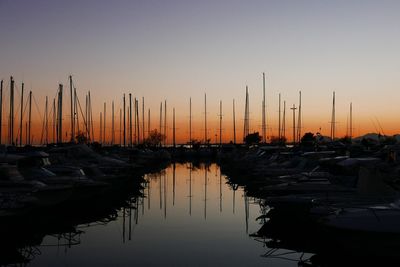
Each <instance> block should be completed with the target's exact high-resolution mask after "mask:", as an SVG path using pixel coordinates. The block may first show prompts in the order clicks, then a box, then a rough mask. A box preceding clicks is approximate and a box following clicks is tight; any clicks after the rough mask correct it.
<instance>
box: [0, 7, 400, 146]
mask: <svg viewBox="0 0 400 267" xmlns="http://www.w3.org/2000/svg"><path fill="white" fill-rule="evenodd" d="M399 10H400V2H399V1H367V0H364V1H348V0H346V1H340V0H338V1H324V0H320V1H300V0H296V1H284V0H279V1H267V0H263V1H257V0H254V1H253V0H250V1H240V0H229V1H228V0H220V1H219V0H213V1H211V0H204V1H191V0H186V1H183V0H182V1H175V0H170V1H153V0H146V1H128V0H126V1H122V0H116V1H105V0H96V1H94V0H83V1H61V0H35V1H26V0H25V1H22V0H0V11H1V15H0V34H1V45H0V62H1V63H0V78H1V79H3V80H4V81H5V87H6V88H5V96H4V97H5V98H6V99H7V101H6V102H7V103H6V104H5V106H4V107H3V123H2V124H3V138H4V136H5V135H6V130H5V129H4V128H5V126H6V125H7V121H8V120H7V116H8V94H9V89H8V88H9V76H10V75H12V76H14V79H15V81H16V85H17V93H16V98H17V99H18V97H19V95H20V93H19V91H20V88H21V82H24V83H25V88H26V90H32V91H33V95H34V98H35V101H36V102H37V106H38V107H36V104H35V107H34V108H33V110H34V114H35V115H34V118H35V126H34V127H35V128H34V131H35V137H34V139H35V140H36V142H39V140H38V139H39V136H40V131H41V120H42V118H41V116H42V115H40V114H39V112H40V113H41V114H43V112H44V98H45V96H46V95H47V96H49V98H50V99H53V98H54V97H55V95H56V91H57V87H58V84H59V83H63V84H64V87H65V89H67V88H68V76H69V75H70V74H72V75H73V79H74V83H75V85H76V88H77V90H78V92H79V97H80V101H81V103H84V102H85V94H86V92H87V91H88V90H90V91H91V94H92V98H93V99H92V101H93V105H94V110H93V112H94V119H95V123H96V125H97V123H98V121H99V115H98V114H99V112H100V111H101V109H102V107H103V103H104V102H106V103H107V106H108V111H107V112H108V113H107V115H108V116H111V114H110V113H111V112H110V107H111V101H112V100H114V101H115V105H116V110H119V108H120V106H121V103H122V95H123V93H126V94H128V93H132V94H133V95H134V96H135V97H138V98H140V100H141V98H142V97H144V98H145V108H146V114H147V109H148V108H150V109H151V113H152V128H158V120H159V105H160V102H161V101H164V100H165V99H166V100H167V105H168V115H167V118H168V124H169V127H172V107H175V108H176V114H177V117H176V120H177V131H178V136H179V138H180V141H181V142H183V141H185V140H187V138H188V137H187V136H188V119H189V98H190V97H192V102H193V131H194V137H195V138H197V139H202V138H203V132H204V126H203V123H204V121H203V117H204V110H203V105H204V93H207V100H208V106H207V109H208V110H207V116H208V121H209V123H208V126H209V136H210V137H212V138H214V136H215V134H217V131H218V127H219V122H218V113H219V101H220V100H221V101H222V102H223V137H224V140H225V141H229V140H232V100H233V99H235V101H236V104H237V105H236V124H237V131H238V139H241V138H242V133H243V117H244V102H245V87H246V85H248V87H249V94H250V119H251V121H250V130H251V131H261V104H262V73H263V72H265V73H266V77H267V80H266V85H267V86H266V89H267V127H268V136H272V135H277V132H278V130H277V128H278V127H277V126H278V123H277V121H278V94H279V93H281V94H282V100H286V104H287V106H292V105H293V104H295V105H296V106H297V105H298V92H299V90H301V91H302V95H303V102H302V110H303V129H302V131H303V132H306V131H311V132H314V133H315V132H317V131H320V130H321V132H322V133H323V134H325V135H329V131H330V124H329V121H330V120H331V106H332V92H333V91H335V92H336V103H337V105H336V120H337V122H338V124H337V129H338V134H339V135H344V134H345V133H346V125H347V119H348V113H349V104H350V102H353V114H354V128H355V129H354V134H355V135H359V134H363V133H367V132H377V131H381V132H382V130H383V131H384V133H385V134H394V133H398V132H400V123H399V118H398V116H399V114H400V105H399V104H398V103H399V100H400V90H399V88H400V77H399V73H400V52H399V48H400V16H399V15H398V13H399ZM68 92H69V91H68V90H66V93H65V95H64V103H65V105H64V108H65V111H64V126H65V127H64V131H68V130H69V118H70V114H69V106H68V105H69V93H68ZM25 99H26V98H25ZM15 105H16V113H15V115H16V121H18V118H19V109H17V107H18V106H19V99H18V101H17V100H16V104H15ZM38 109H39V111H38ZM286 114H287V115H286V129H287V136H288V138H289V139H291V134H290V133H291V127H292V113H291V112H290V111H289V110H287V111H286ZM108 116H107V117H108ZM140 116H141V115H140ZM107 120H108V121H107V128H108V131H107V136H111V134H110V130H111V124H109V123H110V122H111V119H110V118H109V117H108V118H107ZM116 120H117V122H116V125H118V126H119V114H118V115H117V114H116ZM146 120H147V115H146ZM108 124H109V125H108ZM146 125H147V122H146ZM16 128H17V126H16ZM116 128H118V127H117V126H116ZM381 128H382V129H381ZM169 129H171V128H169ZM16 131H17V130H16ZM117 135H118V134H117ZM170 136H171V135H170V134H169V137H170ZM3 140H4V139H3Z"/></svg>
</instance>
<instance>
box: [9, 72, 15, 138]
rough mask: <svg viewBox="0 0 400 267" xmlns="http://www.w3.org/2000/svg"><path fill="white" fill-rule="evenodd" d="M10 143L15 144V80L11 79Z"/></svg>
mask: <svg viewBox="0 0 400 267" xmlns="http://www.w3.org/2000/svg"><path fill="white" fill-rule="evenodd" d="M8 121H9V123H8V124H9V126H8V127H9V129H8V143H9V144H10V145H13V144H14V79H13V77H12V76H11V77H10V115H9V119H8Z"/></svg>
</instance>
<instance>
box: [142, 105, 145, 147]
mask: <svg viewBox="0 0 400 267" xmlns="http://www.w3.org/2000/svg"><path fill="white" fill-rule="evenodd" d="M144 125H145V122H144V97H142V143H144V139H145V128H144Z"/></svg>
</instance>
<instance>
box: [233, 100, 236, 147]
mask: <svg viewBox="0 0 400 267" xmlns="http://www.w3.org/2000/svg"><path fill="white" fill-rule="evenodd" d="M233 143H234V144H235V145H236V118H235V99H233Z"/></svg>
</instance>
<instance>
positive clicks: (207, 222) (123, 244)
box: [31, 163, 297, 266]
mask: <svg viewBox="0 0 400 267" xmlns="http://www.w3.org/2000/svg"><path fill="white" fill-rule="evenodd" d="M145 180H146V181H147V183H146V185H145V188H144V189H143V193H144V197H143V198H139V199H138V200H137V201H132V203H131V205H130V207H125V208H121V210H119V212H118V217H117V219H116V220H111V221H107V222H105V223H101V222H94V223H90V224H85V225H79V227H78V230H79V231H82V232H79V234H78V235H74V236H71V238H70V239H68V235H67V237H64V236H63V237H59V236H46V237H45V238H44V239H43V241H42V245H41V246H39V249H40V255H37V256H36V257H35V259H34V260H33V261H32V262H31V265H32V266H88V265H91V266H133V265H136V266H160V265H164V266H220V265H228V266H264V265H270V266H296V265H297V263H296V262H290V261H281V260H279V259H269V258H268V259H266V258H264V257H261V255H263V254H265V252H266V248H265V247H263V245H262V243H259V242H257V241H255V240H254V239H253V238H251V237H249V233H253V232H256V231H257V230H258V229H259V228H260V223H259V222H257V221H256V220H255V219H256V218H257V217H258V216H259V215H260V206H259V205H258V203H257V202H256V201H254V199H251V198H249V197H247V196H246V194H245V193H244V191H243V189H242V188H236V187H235V188H236V190H233V188H232V186H230V185H229V184H227V178H226V177H225V176H224V175H223V174H221V172H220V169H219V167H218V165H216V164H211V165H203V164H202V165H198V166H193V165H192V164H189V163H188V164H176V165H175V164H172V165H170V166H169V167H168V168H167V169H165V170H163V171H161V172H159V173H155V174H148V175H146V176H145ZM66 240H67V241H68V242H69V241H73V242H71V243H70V244H69V245H68V242H66ZM64 243H66V244H67V245H64V246H61V245H63V244H64Z"/></svg>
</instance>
